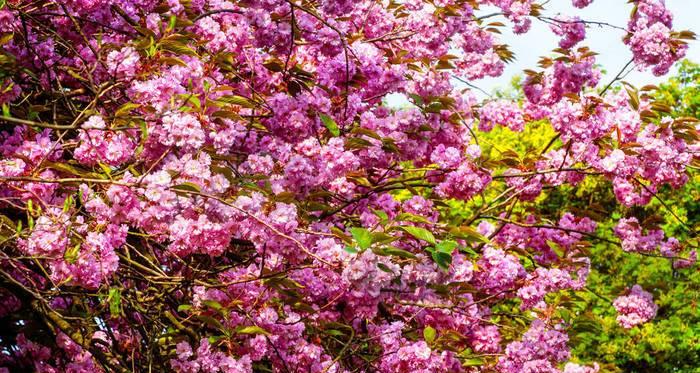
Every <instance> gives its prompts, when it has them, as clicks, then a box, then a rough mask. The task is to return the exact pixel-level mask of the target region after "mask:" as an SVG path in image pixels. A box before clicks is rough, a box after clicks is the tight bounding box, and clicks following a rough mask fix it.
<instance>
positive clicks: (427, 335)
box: [423, 326, 437, 344]
mask: <svg viewBox="0 0 700 373" xmlns="http://www.w3.org/2000/svg"><path fill="white" fill-rule="evenodd" d="M436 336H437V331H436V330H435V328H433V327H432V326H426V327H425V329H423V339H425V341H426V342H427V343H428V344H430V343H433V341H434V340H435V337H436Z"/></svg>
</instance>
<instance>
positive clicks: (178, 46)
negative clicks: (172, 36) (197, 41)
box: [159, 40, 197, 56]
mask: <svg viewBox="0 0 700 373" xmlns="http://www.w3.org/2000/svg"><path fill="white" fill-rule="evenodd" d="M159 45H160V48H161V49H164V50H166V51H169V52H173V53H176V54H184V55H188V56H196V55H197V52H195V51H194V49H192V48H190V47H188V46H187V44H185V43H182V42H180V41H177V40H162V41H161V42H160V44H159Z"/></svg>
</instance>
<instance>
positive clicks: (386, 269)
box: [377, 263, 394, 274]
mask: <svg viewBox="0 0 700 373" xmlns="http://www.w3.org/2000/svg"><path fill="white" fill-rule="evenodd" d="M377 268H379V269H381V270H382V271H384V272H386V273H391V274H394V271H392V270H391V268H389V267H388V266H387V265H386V264H384V263H377Z"/></svg>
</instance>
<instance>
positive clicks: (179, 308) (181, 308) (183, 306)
mask: <svg viewBox="0 0 700 373" xmlns="http://www.w3.org/2000/svg"><path fill="white" fill-rule="evenodd" d="M191 309H192V305H189V304H181V305H179V306H177V312H185V311H189V310H191Z"/></svg>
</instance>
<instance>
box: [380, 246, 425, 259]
mask: <svg viewBox="0 0 700 373" xmlns="http://www.w3.org/2000/svg"><path fill="white" fill-rule="evenodd" d="M375 254H377V255H391V256H397V257H399V258H406V259H416V256H415V254H413V253H412V252H410V251H406V250H404V249H399V248H398V247H394V246H386V247H382V248H381V249H378V250H377V251H376V252H375Z"/></svg>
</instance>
